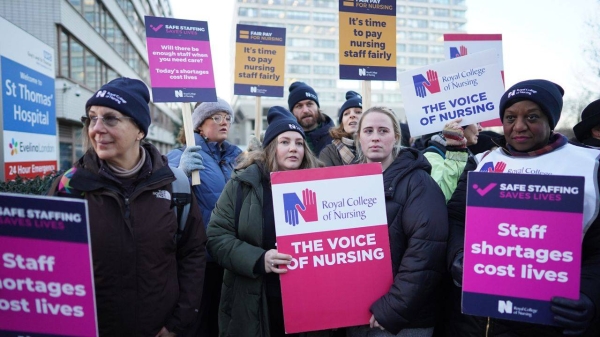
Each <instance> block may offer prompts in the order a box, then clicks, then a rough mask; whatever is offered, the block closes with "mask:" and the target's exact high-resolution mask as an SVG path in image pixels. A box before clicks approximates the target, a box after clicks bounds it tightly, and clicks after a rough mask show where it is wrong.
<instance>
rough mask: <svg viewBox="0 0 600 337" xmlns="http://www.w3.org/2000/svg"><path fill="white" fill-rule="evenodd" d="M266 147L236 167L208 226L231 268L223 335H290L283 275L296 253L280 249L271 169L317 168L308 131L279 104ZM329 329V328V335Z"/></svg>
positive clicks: (211, 242)
mask: <svg viewBox="0 0 600 337" xmlns="http://www.w3.org/2000/svg"><path fill="white" fill-rule="evenodd" d="M267 120H268V122H269V126H268V127H267V130H266V132H265V136H264V142H263V149H262V150H261V149H256V150H254V151H250V152H248V153H247V154H246V155H245V156H244V157H243V160H242V161H241V162H240V164H239V165H238V166H237V168H236V171H234V173H233V175H232V177H231V180H230V181H229V182H228V183H227V185H226V186H225V190H224V191H223V193H222V194H221V197H220V198H219V201H218V202H217V205H216V206H215V208H214V210H213V213H212V216H211V219H210V223H209V225H208V237H209V239H208V251H209V252H210V253H211V255H212V256H213V257H214V258H215V260H216V261H217V263H219V264H220V265H221V266H222V267H224V268H225V275H224V278H223V291H222V296H221V305H220V311H219V329H220V334H221V336H238V337H244V336H265V337H270V336H295V335H291V334H290V335H285V331H284V326H283V307H282V302H281V287H280V283H279V274H283V273H286V272H287V269H286V268H281V267H284V266H287V265H289V264H290V262H291V260H292V256H290V255H288V254H283V253H279V252H278V251H277V248H276V236H275V219H274V214H273V200H272V199H273V195H272V191H271V181H270V173H271V172H277V171H288V170H300V169H307V168H316V167H318V166H319V162H318V160H317V159H316V158H315V157H314V155H313V154H312V153H311V151H310V149H309V148H308V146H307V144H306V142H305V141H304V131H303V129H302V127H301V126H300V125H299V124H298V122H297V120H296V118H294V116H293V115H292V114H291V113H290V112H289V111H287V110H286V109H285V108H282V107H278V106H274V107H272V108H271V109H269V112H268V114H267ZM327 333H328V332H325V335H327Z"/></svg>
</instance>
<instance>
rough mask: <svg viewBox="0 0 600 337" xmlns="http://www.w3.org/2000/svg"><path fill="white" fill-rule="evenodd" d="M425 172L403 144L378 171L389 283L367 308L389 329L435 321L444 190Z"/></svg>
mask: <svg viewBox="0 0 600 337" xmlns="http://www.w3.org/2000/svg"><path fill="white" fill-rule="evenodd" d="M430 171H431V165H429V162H428V161H427V159H425V157H424V156H423V155H422V154H420V153H419V152H418V151H417V150H415V149H402V150H401V151H400V153H399V154H398V156H397V157H396V159H395V160H394V162H393V163H392V164H391V165H390V167H388V168H387V169H386V170H385V172H384V173H383V186H384V191H385V206H386V213H387V221H388V226H389V236H390V250H391V257H392V268H393V269H392V270H393V273H394V283H393V284H392V287H391V288H390V290H389V291H388V293H387V294H385V295H384V296H382V297H381V298H380V299H379V300H377V301H376V302H375V303H374V304H373V305H372V306H371V312H372V313H373V314H374V315H375V319H376V320H377V322H379V324H380V325H382V326H383V327H384V328H385V329H386V330H388V331H389V332H391V333H393V334H397V333H398V332H399V331H400V330H402V329H405V328H426V327H433V326H434V325H435V320H436V317H435V313H436V307H437V305H438V301H439V298H440V295H439V291H440V284H441V280H442V275H443V274H444V271H445V266H444V258H445V255H446V240H447V238H448V218H447V213H446V202H445V201H446V200H445V198H444V194H443V193H442V190H440V188H439V186H438V185H437V184H436V182H435V181H434V180H433V179H432V178H431V176H430V175H429V172H430Z"/></svg>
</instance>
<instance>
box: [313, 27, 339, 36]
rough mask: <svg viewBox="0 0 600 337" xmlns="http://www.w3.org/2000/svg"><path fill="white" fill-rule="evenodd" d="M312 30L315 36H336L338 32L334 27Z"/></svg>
mask: <svg viewBox="0 0 600 337" xmlns="http://www.w3.org/2000/svg"><path fill="white" fill-rule="evenodd" d="M313 29H314V33H315V34H317V35H336V34H337V31H338V30H337V27H334V26H313Z"/></svg>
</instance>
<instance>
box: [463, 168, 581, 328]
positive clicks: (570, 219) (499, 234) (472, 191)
mask: <svg viewBox="0 0 600 337" xmlns="http://www.w3.org/2000/svg"><path fill="white" fill-rule="evenodd" d="M468 179H469V180H468V181H469V182H468V190H467V216H466V228H465V252H464V254H465V255H464V266H463V267H464V274H463V303H462V306H463V312H464V313H466V314H471V315H478V316H489V317H497V318H502V319H510V320H517V321H525V322H532V323H539V324H550V325H552V324H554V322H553V321H552V315H551V313H550V300H551V298H552V297H553V296H562V297H567V298H574V299H576V298H579V281H580V276H581V240H582V235H583V199H584V178H583V177H570V176H544V175H531V174H493V173H482V172H469V177H468Z"/></svg>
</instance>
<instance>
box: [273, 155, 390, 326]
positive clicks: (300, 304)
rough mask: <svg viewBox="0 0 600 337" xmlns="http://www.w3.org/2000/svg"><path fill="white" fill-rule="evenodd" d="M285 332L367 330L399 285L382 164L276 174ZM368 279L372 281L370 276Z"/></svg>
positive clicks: (278, 242) (274, 174)
mask: <svg viewBox="0 0 600 337" xmlns="http://www.w3.org/2000/svg"><path fill="white" fill-rule="evenodd" d="M271 182H272V186H273V210H274V213H275V228H276V232H277V249H278V251H279V252H281V253H285V254H290V255H292V257H293V260H292V264H291V265H289V266H288V272H287V273H286V274H282V275H281V276H280V280H281V293H282V294H281V295H282V297H283V315H284V323H285V331H286V333H297V332H303V331H314V330H323V329H331V328H337V327H345V326H354V325H362V324H368V323H369V318H370V317H371V313H370V312H369V307H370V306H371V305H372V304H373V302H375V301H376V300H377V299H379V298H380V297H381V296H383V295H384V294H385V293H387V292H388V290H389V288H390V286H391V285H392V270H391V268H390V266H391V258H390V244H389V237H388V226H387V218H386V212H385V198H384V194H383V177H382V174H381V165H380V164H362V165H350V166H338V167H335V168H334V167H327V168H319V169H310V170H298V171H286V172H275V173H271ZM365 275H369V277H365Z"/></svg>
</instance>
